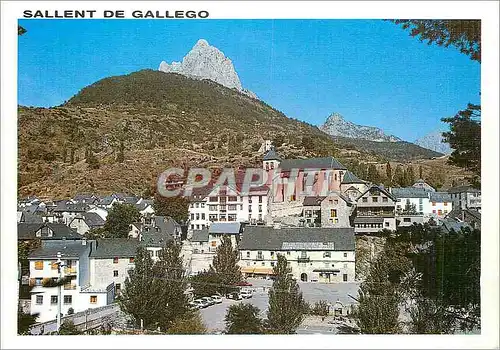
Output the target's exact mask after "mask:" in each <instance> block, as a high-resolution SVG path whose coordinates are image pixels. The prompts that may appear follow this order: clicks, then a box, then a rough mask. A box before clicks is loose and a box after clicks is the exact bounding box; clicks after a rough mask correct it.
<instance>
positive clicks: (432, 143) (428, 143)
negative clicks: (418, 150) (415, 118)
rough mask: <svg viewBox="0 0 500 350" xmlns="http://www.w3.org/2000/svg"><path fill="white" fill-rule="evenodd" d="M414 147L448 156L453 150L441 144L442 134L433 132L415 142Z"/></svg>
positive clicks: (447, 145) (446, 144)
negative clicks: (417, 146)
mask: <svg viewBox="0 0 500 350" xmlns="http://www.w3.org/2000/svg"><path fill="white" fill-rule="evenodd" d="M414 143H415V144H416V145H419V146H420V147H424V148H427V149H430V150H433V151H436V152H439V153H443V154H450V153H451V152H452V151H453V150H452V149H451V147H450V145H449V144H448V143H447V142H443V133H442V132H441V131H434V132H431V133H429V134H427V135H425V136H422V137H421V138H419V139H417V140H415V142H414Z"/></svg>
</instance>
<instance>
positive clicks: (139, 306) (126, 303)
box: [118, 247, 161, 329]
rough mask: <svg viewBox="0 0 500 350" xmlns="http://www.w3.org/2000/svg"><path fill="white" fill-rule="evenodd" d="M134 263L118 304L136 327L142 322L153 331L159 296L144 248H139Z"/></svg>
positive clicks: (150, 261) (148, 257)
mask: <svg viewBox="0 0 500 350" xmlns="http://www.w3.org/2000/svg"><path fill="white" fill-rule="evenodd" d="M134 263H135V267H134V269H132V270H130V271H129V277H127V279H125V283H124V287H125V288H124V289H123V290H122V293H121V295H120V297H119V299H118V302H119V304H120V307H121V309H122V310H123V311H124V312H125V313H126V314H128V315H130V316H132V317H133V319H134V320H135V323H136V326H139V325H140V323H141V320H142V321H143V324H144V327H145V328H149V329H155V328H156V327H157V326H156V321H157V320H156V319H155V316H156V310H157V308H159V307H161V305H159V301H160V298H159V297H160V296H159V295H156V291H155V289H154V288H153V287H154V274H153V260H152V259H151V256H150V255H149V252H148V251H147V250H146V249H145V248H143V247H139V248H138V249H137V254H136V256H135V259H134Z"/></svg>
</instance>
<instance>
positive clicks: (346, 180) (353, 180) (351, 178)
mask: <svg viewBox="0 0 500 350" xmlns="http://www.w3.org/2000/svg"><path fill="white" fill-rule="evenodd" d="M342 183H343V184H364V183H365V181H363V180H361V179H360V178H358V177H357V176H356V175H354V174H353V173H351V172H350V171H349V170H348V171H347V172H346V173H345V174H344V177H343V178H342Z"/></svg>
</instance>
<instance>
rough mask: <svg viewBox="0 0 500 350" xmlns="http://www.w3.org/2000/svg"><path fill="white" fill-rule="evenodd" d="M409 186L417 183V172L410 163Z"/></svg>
mask: <svg viewBox="0 0 500 350" xmlns="http://www.w3.org/2000/svg"><path fill="white" fill-rule="evenodd" d="M407 176H408V178H407V181H406V182H407V186H411V185H413V184H414V183H415V173H414V171H413V166H412V165H409V166H408V171H407Z"/></svg>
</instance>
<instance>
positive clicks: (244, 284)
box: [236, 281, 252, 287]
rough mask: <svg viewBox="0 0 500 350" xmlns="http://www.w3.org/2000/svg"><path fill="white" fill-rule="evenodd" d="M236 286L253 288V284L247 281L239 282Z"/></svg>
mask: <svg viewBox="0 0 500 350" xmlns="http://www.w3.org/2000/svg"><path fill="white" fill-rule="evenodd" d="M236 285H237V286H238V287H251V286H252V284H251V283H250V282H247V281H241V282H238V283H236Z"/></svg>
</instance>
